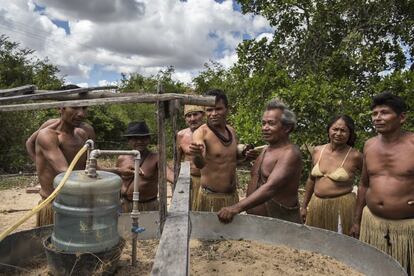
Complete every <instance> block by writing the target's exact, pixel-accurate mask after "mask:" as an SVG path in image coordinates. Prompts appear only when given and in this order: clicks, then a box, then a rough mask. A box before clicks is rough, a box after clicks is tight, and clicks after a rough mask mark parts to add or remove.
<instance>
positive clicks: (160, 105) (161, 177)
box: [157, 83, 167, 233]
mask: <svg viewBox="0 0 414 276" xmlns="http://www.w3.org/2000/svg"><path fill="white" fill-rule="evenodd" d="M163 92H164V88H163V86H162V84H161V83H158V86H157V93H158V94H159V95H160V94H163ZM157 126H158V156H159V159H158V192H159V196H160V233H162V230H163V228H164V223H165V219H166V216H167V181H166V175H167V150H166V141H165V109H164V102H163V101H157Z"/></svg>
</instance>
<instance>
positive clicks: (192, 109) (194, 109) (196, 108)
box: [184, 105, 204, 116]
mask: <svg viewBox="0 0 414 276" xmlns="http://www.w3.org/2000/svg"><path fill="white" fill-rule="evenodd" d="M190 112H204V107H202V106H199V105H185V106H184V116H185V115H187V113H190Z"/></svg>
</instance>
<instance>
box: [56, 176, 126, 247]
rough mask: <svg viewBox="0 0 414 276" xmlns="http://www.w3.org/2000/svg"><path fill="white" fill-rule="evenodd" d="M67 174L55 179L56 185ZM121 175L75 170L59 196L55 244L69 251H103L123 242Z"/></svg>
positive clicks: (57, 200) (57, 199)
mask: <svg viewBox="0 0 414 276" xmlns="http://www.w3.org/2000/svg"><path fill="white" fill-rule="evenodd" d="M63 175H64V173H61V174H59V175H57V176H56V177H55V179H54V182H53V184H54V187H55V188H56V187H57V185H58V184H59V183H60V181H61V180H62V178H63ZM120 188H121V178H120V177H119V176H118V175H116V174H113V173H109V172H104V171H98V172H97V177H96V178H92V177H89V176H87V175H86V174H85V172H84V171H73V172H72V173H71V175H70V176H69V178H68V180H67V181H66V184H65V185H64V187H63V188H62V190H61V191H60V193H59V194H58V196H57V197H56V199H55V201H54V203H53V208H54V210H55V212H56V213H55V225H54V230H53V234H52V244H53V245H54V246H55V248H56V250H58V251H65V252H68V253H84V252H92V253H95V252H102V251H105V250H108V249H110V248H112V247H114V246H115V245H117V244H118V243H119V240H120V237H119V234H118V229H117V226H118V210H119V191H120Z"/></svg>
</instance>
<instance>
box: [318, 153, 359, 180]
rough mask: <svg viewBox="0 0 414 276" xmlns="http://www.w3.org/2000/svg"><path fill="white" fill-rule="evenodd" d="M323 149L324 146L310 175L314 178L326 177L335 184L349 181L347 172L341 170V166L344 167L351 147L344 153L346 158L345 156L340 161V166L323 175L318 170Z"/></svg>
mask: <svg viewBox="0 0 414 276" xmlns="http://www.w3.org/2000/svg"><path fill="white" fill-rule="evenodd" d="M325 147H326V145H325V146H324V147H323V148H322V151H321V155H320V156H319V160H318V162H317V163H316V165H315V166H314V167H313V168H312V171H311V175H312V176H314V177H323V176H325V177H327V178H329V179H331V180H332V181H335V182H346V181H349V180H350V176H349V174H348V173H347V171H346V170H345V169H344V168H343V166H344V163H345V161H346V158H347V157H348V155H349V153H350V152H351V149H352V148H351V147H350V148H349V150H348V152H347V153H346V156H345V158H344V160H343V161H342V164H341V166H339V167H338V168H337V169H336V170H334V171H333V172H331V173H327V174H324V173H323V172H321V169H320V168H319V162H320V161H321V158H322V154H323V151H324V150H325Z"/></svg>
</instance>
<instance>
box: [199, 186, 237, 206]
mask: <svg viewBox="0 0 414 276" xmlns="http://www.w3.org/2000/svg"><path fill="white" fill-rule="evenodd" d="M197 200H198V201H197V204H196V210H197V211H202V212H218V211H220V209H221V208H223V207H228V206H231V205H233V204H236V203H237V202H239V195H238V193H237V190H235V191H234V192H232V193H229V194H225V193H212V192H209V191H206V190H205V189H203V188H200V189H199V192H198V198H197Z"/></svg>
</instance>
